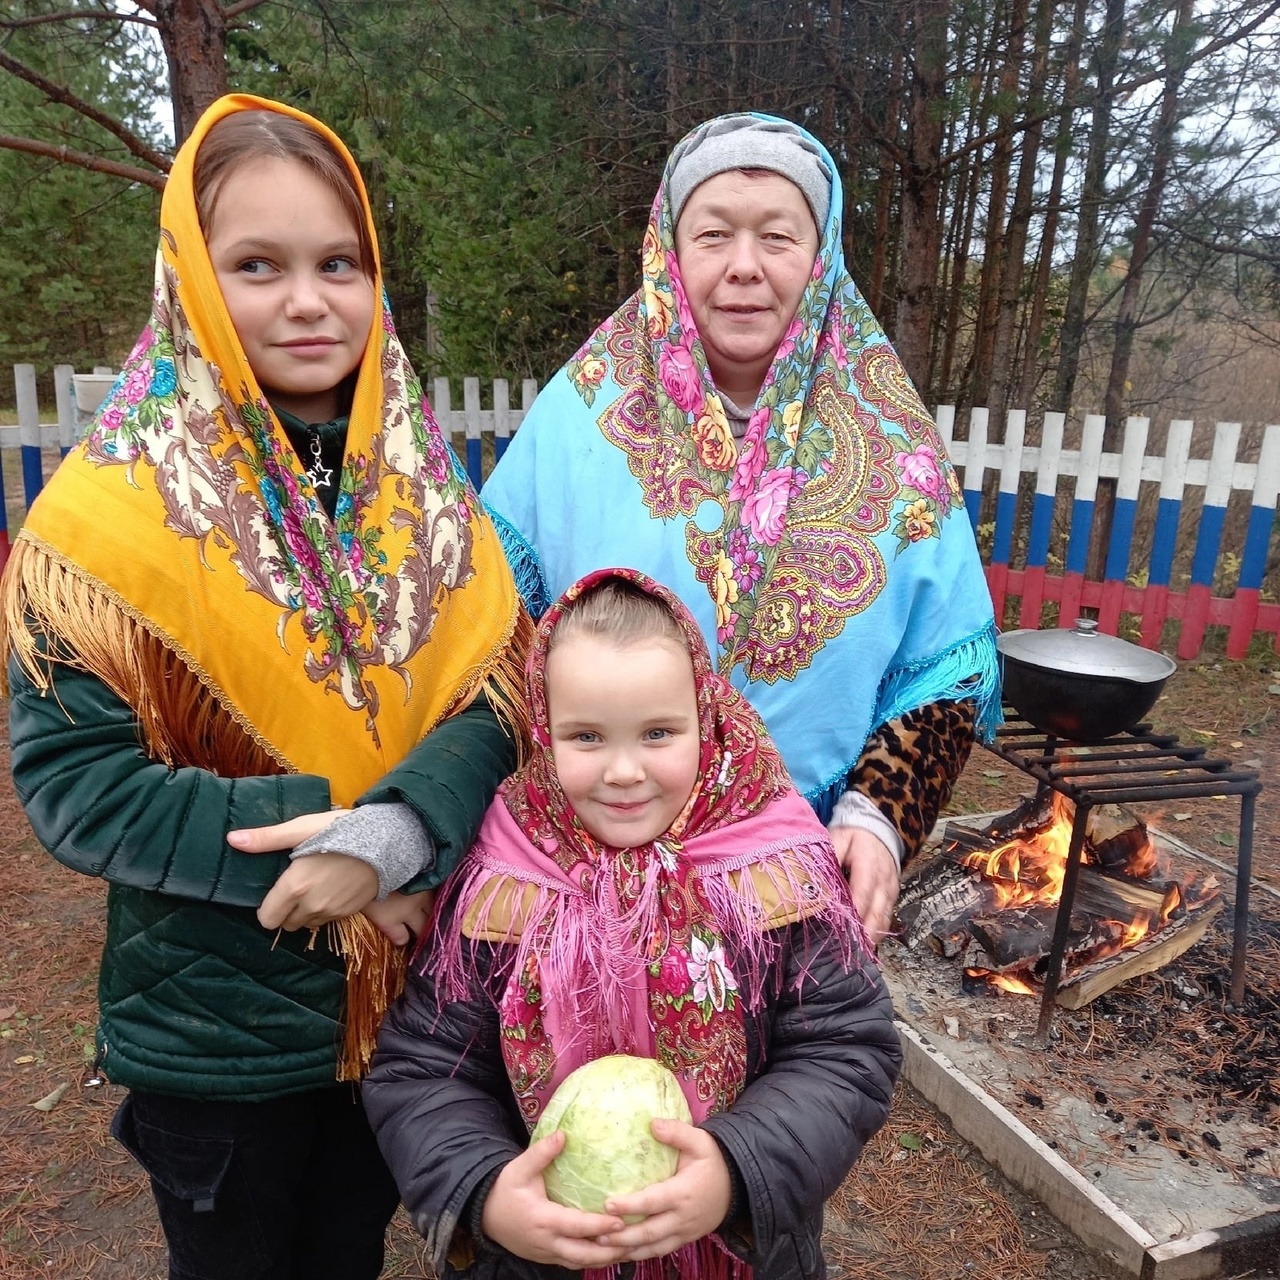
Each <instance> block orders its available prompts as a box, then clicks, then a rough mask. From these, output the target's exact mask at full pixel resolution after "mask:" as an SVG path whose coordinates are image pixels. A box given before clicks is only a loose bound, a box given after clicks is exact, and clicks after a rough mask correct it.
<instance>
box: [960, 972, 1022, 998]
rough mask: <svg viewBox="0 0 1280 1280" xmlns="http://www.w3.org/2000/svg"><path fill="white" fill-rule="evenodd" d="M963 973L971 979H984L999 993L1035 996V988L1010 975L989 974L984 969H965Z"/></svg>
mask: <svg viewBox="0 0 1280 1280" xmlns="http://www.w3.org/2000/svg"><path fill="white" fill-rule="evenodd" d="M965 973H966V974H967V975H968V976H969V977H971V978H986V980H987V982H988V983H989V984H990V985H991V986H993V987H999V988H1000V990H1001V991H1008V992H1009V993H1010V994H1011V995H1015V996H1033V995H1035V994H1036V989H1035V987H1033V986H1032V985H1031V984H1030V983H1029V982H1024V981H1023V980H1022V979H1021V978H1019V977H1017V976H1016V975H1014V974H1012V973H990V972H988V971H987V970H985V969H966V970H965Z"/></svg>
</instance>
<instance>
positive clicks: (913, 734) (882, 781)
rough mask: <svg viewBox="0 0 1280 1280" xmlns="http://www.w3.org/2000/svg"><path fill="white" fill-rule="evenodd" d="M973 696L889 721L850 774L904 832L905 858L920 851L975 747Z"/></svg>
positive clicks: (854, 783)
mask: <svg viewBox="0 0 1280 1280" xmlns="http://www.w3.org/2000/svg"><path fill="white" fill-rule="evenodd" d="M976 736H977V707H976V705H975V704H974V702H973V701H972V700H971V699H965V700H963V701H960V702H931V703H928V704H927V705H926V706H923V707H917V708H916V709H915V710H914V711H908V712H906V713H905V714H904V715H901V716H898V717H897V718H896V719H893V720H889V721H886V722H885V723H884V724H882V725H881V726H880V727H879V728H878V729H877V730H876V731H875V732H874V733H873V734H872V735H871V736H870V737H869V738H868V739H867V745H866V746H865V747H864V748H863V750H862V755H861V756H860V757H859V759H858V763H857V764H856V765H854V767H853V769H852V771H851V772H850V774H849V786H850V788H851V789H853V790H857V791H861V792H862V794H863V795H865V796H866V797H867V798H868V799H869V800H870V801H871V802H872V803H873V804H874V805H875V806H876V808H877V809H879V810H880V812H881V813H882V814H884V816H885V818H886V819H887V820H888V821H889V822H890V823H892V824H893V826H894V827H895V828H896V829H897V831H898V834H899V835H900V836H901V837H902V847H903V862H904V864H905V863H906V862H907V861H908V859H910V858H913V857H915V855H916V854H917V853H919V852H920V846H921V845H922V844H923V843H924V838H925V836H927V835H928V834H929V832H930V831H932V830H933V824H934V823H935V822H936V821H937V820H938V814H939V813H941V812H942V807H943V805H945V804H946V803H947V801H948V800H949V799H950V798H951V789H952V787H953V786H954V785H955V781H956V779H957V778H958V777H959V776H960V771H961V770H962V769H963V768H964V766H965V762H966V761H967V760H968V759H969V752H970V751H971V750H972V749H973V743H974V739H975V737H976Z"/></svg>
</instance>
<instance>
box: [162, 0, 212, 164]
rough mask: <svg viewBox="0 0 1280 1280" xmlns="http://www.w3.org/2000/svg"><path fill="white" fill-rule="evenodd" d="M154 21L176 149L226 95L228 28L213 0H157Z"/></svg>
mask: <svg viewBox="0 0 1280 1280" xmlns="http://www.w3.org/2000/svg"><path fill="white" fill-rule="evenodd" d="M155 18H156V27H157V28H158V30H159V34H160V43H161V44H162V45H163V46H164V53H165V57H166V58H167V59H168V62H169V95H170V97H171V98H172V99H173V132H174V137H175V138H176V140H177V144H178V146H181V145H182V143H183V141H184V140H185V138H186V136H187V134H189V133H190V132H191V130H192V128H193V127H194V125H195V122H196V121H197V120H198V119H199V118H200V116H201V114H202V113H203V112H204V110H205V108H206V107H208V106H209V104H210V103H211V102H213V101H214V100H215V99H217V98H220V97H222V95H223V94H224V93H226V91H227V23H226V19H225V18H224V17H223V14H222V10H221V9H220V8H219V7H218V4H217V0H156V4H155Z"/></svg>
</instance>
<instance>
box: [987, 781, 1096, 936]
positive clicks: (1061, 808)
mask: <svg viewBox="0 0 1280 1280" xmlns="http://www.w3.org/2000/svg"><path fill="white" fill-rule="evenodd" d="M1052 802H1053V808H1052V813H1053V821H1052V823H1051V824H1050V825H1049V826H1048V827H1047V828H1045V829H1044V830H1042V831H1037V832H1036V833H1035V834H1034V835H1033V836H1030V837H1023V836H1014V837H1013V838H1012V839H1010V840H1006V841H1005V843H1004V844H1002V845H1000V846H999V847H998V848H996V849H993V850H992V851H991V852H990V853H970V854H966V855H965V857H964V859H963V862H964V865H965V866H966V867H972V868H973V869H974V870H975V871H977V872H979V873H980V874H981V875H982V876H984V877H985V878H986V879H988V880H989V881H991V884H992V887H993V888H994V889H995V893H996V900H995V906H996V909H997V910H1000V911H1003V910H1005V909H1006V908H1008V907H1026V906H1046V907H1051V906H1053V905H1054V904H1055V903H1057V902H1058V900H1059V899H1060V898H1061V897H1062V882H1063V880H1064V879H1065V878H1066V873H1067V854H1068V853H1069V852H1070V850H1071V824H1072V820H1073V815H1074V810H1075V806H1074V805H1073V804H1072V803H1071V801H1070V800H1068V799H1067V798H1066V796H1061V795H1059V794H1058V793H1057V792H1056V791H1055V792H1053V793H1052Z"/></svg>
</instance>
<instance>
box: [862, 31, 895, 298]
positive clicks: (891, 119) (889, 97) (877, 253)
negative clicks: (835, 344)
mask: <svg viewBox="0 0 1280 1280" xmlns="http://www.w3.org/2000/svg"><path fill="white" fill-rule="evenodd" d="M901 112H902V50H901V49H900V48H896V47H895V48H894V50H893V60H892V62H891V63H890V69H889V86H888V90H887V94H886V106H885V123H884V131H885V136H886V137H888V138H894V137H896V136H897V133H898V121H899V120H900V119H901ZM893 187H894V172H893V159H892V157H891V156H890V155H889V153H888V151H887V150H885V149H884V148H883V147H882V148H881V150H880V169H879V175H878V177H877V179H876V214H875V217H876V221H875V249H874V252H873V254H872V257H871V280H870V283H869V284H868V286H867V305H868V306H869V307H870V308H871V310H872V311H873V312H874V313H875V314H876V315H877V316H878V317H879V318H880V319H881V321H883V320H884V318H885V313H884V311H883V310H882V307H883V306H884V302H885V289H884V284H885V272H886V271H887V270H888V265H889V256H890V253H889V215H890V213H891V212H892V210H893Z"/></svg>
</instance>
